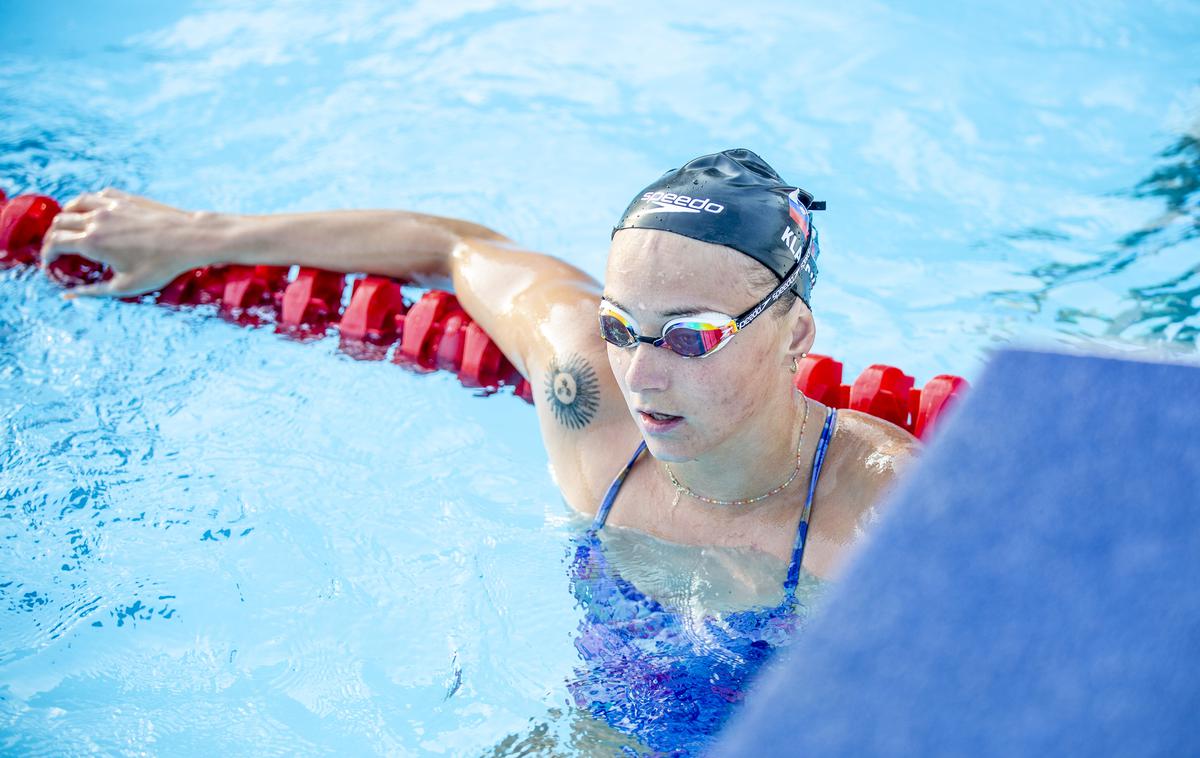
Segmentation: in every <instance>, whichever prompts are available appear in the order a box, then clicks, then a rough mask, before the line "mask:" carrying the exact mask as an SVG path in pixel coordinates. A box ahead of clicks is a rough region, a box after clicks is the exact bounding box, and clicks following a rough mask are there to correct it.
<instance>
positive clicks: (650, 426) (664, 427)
mask: <svg viewBox="0 0 1200 758" xmlns="http://www.w3.org/2000/svg"><path fill="white" fill-rule="evenodd" d="M637 414H638V418H639V419H640V420H641V422H642V426H643V427H644V428H645V429H646V431H648V432H665V431H669V430H670V429H672V428H674V427H676V426H678V425H679V424H681V423H682V422H683V416H675V415H672V414H670V413H660V412H659V411H655V410H653V409H649V408H646V409H643V408H639V409H638V412H637Z"/></svg>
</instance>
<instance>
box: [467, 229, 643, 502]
mask: <svg viewBox="0 0 1200 758" xmlns="http://www.w3.org/2000/svg"><path fill="white" fill-rule="evenodd" d="M452 280H453V284H454V290H455V293H456V294H457V296H458V299H459V301H460V302H461V303H462V304H463V307H464V308H465V309H466V310H467V313H469V314H470V315H471V317H472V318H473V319H474V320H475V321H476V322H478V323H479V324H480V326H482V327H483V328H484V330H485V331H487V332H488V334H489V335H490V336H491V337H492V339H493V340H495V342H496V344H497V345H498V346H499V347H500V349H501V351H503V352H504V354H505V356H506V357H507V358H508V359H509V360H510V361H512V363H513V365H515V366H516V367H517V368H518V370H519V371H520V372H521V373H522V374H523V375H524V376H525V378H526V379H527V380H528V381H529V383H530V385H531V387H532V388H533V400H534V407H535V408H536V410H537V414H538V422H539V424H540V426H541V431H542V440H543V442H544V443H545V445H546V453H547V456H548V457H549V459H550V467H551V471H552V473H553V475H554V478H555V481H556V482H557V484H558V486H559V488H560V489H561V490H562V492H563V496H564V497H565V498H566V500H567V502H568V503H570V505H571V506H572V507H574V508H576V509H578V510H580V511H583V512H586V513H592V512H594V511H595V510H596V507H597V505H596V504H597V503H598V501H599V498H600V496H602V495H603V490H604V488H605V487H607V484H608V482H609V481H611V480H612V477H613V476H614V475H615V474H616V472H617V470H618V469H619V468H620V466H621V465H623V463H624V460H627V459H628V456H629V455H630V454H631V453H632V451H633V449H634V448H635V447H636V445H637V442H638V440H640V438H641V437H640V435H639V433H638V431H637V427H636V425H635V424H634V422H633V419H632V417H630V415H629V411H628V409H627V407H626V405H625V401H624V398H623V397H622V396H621V390H620V387H619V386H618V385H617V382H616V379H615V378H614V377H613V375H612V370H611V369H610V368H609V363H608V354H607V350H606V348H605V342H604V340H603V339H601V337H600V330H599V326H598V324H597V320H596V313H597V308H598V307H599V304H600V291H601V287H600V284H599V282H597V281H596V280H595V279H594V278H592V277H591V276H589V275H588V274H587V273H585V272H583V271H581V270H580V269H578V268H576V267H574V266H572V265H571V264H569V263H567V262H565V261H562V260H560V259H558V258H555V257H553V256H550V255H545V254H542V253H537V252H533V251H529V250H524V249H522V248H520V247H519V246H516V245H513V244H511V243H508V242H507V241H504V240H499V241H497V240H492V239H464V240H463V242H462V244H460V245H459V246H458V247H457V249H456V250H455V253H454V256H453V267H452Z"/></svg>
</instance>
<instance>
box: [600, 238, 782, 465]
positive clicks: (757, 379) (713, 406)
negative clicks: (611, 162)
mask: <svg viewBox="0 0 1200 758" xmlns="http://www.w3.org/2000/svg"><path fill="white" fill-rule="evenodd" d="M748 265H750V266H754V265H758V264H756V263H755V262H754V261H752V260H751V259H749V258H747V257H746V256H745V255H743V254H742V253H740V252H738V251H736V250H732V249H730V248H727V247H723V246H721V245H714V244H711V243H708V242H700V241H698V240H693V239H690V238H688V237H683V236H681V235H678V234H672V233H670V232H662V231H655V230H648V229H625V230H622V231H620V232H618V233H617V235H616V236H615V237H614V238H613V243H612V247H611V249H610V250H609V256H608V270H607V273H606V276H605V288H604V293H605V297H606V298H607V299H608V300H609V301H610V302H612V303H613V304H614V305H617V306H618V307H621V308H622V309H623V310H625V311H626V312H627V313H629V315H631V316H632V317H633V318H634V320H635V322H636V324H635V328H636V329H637V331H638V333H639V334H641V335H643V336H651V337H658V336H659V335H661V334H662V327H663V324H664V323H665V322H667V321H669V320H671V319H672V318H677V317H679V316H683V315H687V314H691V313H700V312H703V311H717V312H720V313H726V314H729V315H730V316H737V315H738V314H741V313H742V312H744V311H746V310H747V309H749V308H751V307H752V306H754V305H755V303H757V302H758V301H759V300H760V299H761V298H762V297H763V296H764V295H766V292H752V291H751V288H750V285H749V284H748V283H747V266H748ZM794 322H795V319H794V317H793V316H792V315H790V314H789V316H788V317H786V318H778V317H776V316H775V315H774V314H773V313H772V312H771V311H768V312H766V313H763V314H762V315H760V316H759V317H758V318H757V319H755V321H754V322H753V323H752V324H750V325H749V326H747V327H746V329H745V330H744V331H741V332H739V333H737V334H736V335H734V336H733V337H732V339H731V340H730V341H729V342H728V344H726V345H725V346H724V347H722V348H721V349H720V350H718V351H716V352H715V353H712V354H710V355H707V356H705V357H703V358H685V357H683V356H681V355H677V354H675V353H673V352H671V351H670V350H668V349H665V348H661V347H654V346H653V345H649V344H645V343H638V344H637V346H636V347H630V348H620V347H616V346H614V345H611V344H610V345H608V361H609V364H610V366H611V367H612V371H613V375H614V376H615V377H616V380H617V383H618V384H619V385H620V387H621V392H622V393H623V394H624V396H625V403H626V405H627V406H628V407H629V411H630V414H631V415H632V416H633V419H634V421H635V422H636V423H637V425H638V428H639V429H640V430H641V432H642V435H643V437H644V438H645V440H646V444H647V447H648V448H649V449H650V453H651V454H652V455H653V456H654V457H656V458H658V459H660V460H665V461H687V460H694V459H696V458H699V457H702V456H705V455H708V454H710V453H718V454H720V453H722V452H723V451H727V450H729V449H730V448H731V446H736V445H743V444H752V443H753V442H754V441H755V439H756V433H761V430H762V429H764V428H766V427H768V426H770V424H769V420H768V419H766V418H764V416H765V415H766V414H771V413H778V409H779V407H780V405H779V401H780V398H781V393H782V396H783V397H789V396H790V386H791V382H790V379H791V376H792V375H791V373H790V372H789V371H788V367H790V365H791V359H792V353H790V352H789V345H791V344H792V340H793V328H792V325H793V323H794ZM652 414H654V415H652ZM656 415H657V416H660V417H662V418H655V416H656Z"/></svg>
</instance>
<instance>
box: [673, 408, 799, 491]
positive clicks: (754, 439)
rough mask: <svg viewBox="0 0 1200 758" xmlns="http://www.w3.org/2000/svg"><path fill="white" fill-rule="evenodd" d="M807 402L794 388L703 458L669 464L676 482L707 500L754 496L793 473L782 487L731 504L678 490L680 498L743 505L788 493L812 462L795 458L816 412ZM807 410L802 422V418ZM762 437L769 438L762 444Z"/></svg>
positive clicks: (763, 438) (778, 484) (772, 488)
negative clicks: (752, 499) (753, 422)
mask: <svg viewBox="0 0 1200 758" xmlns="http://www.w3.org/2000/svg"><path fill="white" fill-rule="evenodd" d="M810 405H815V404H813V403H810V402H809V401H808V399H807V398H805V397H804V395H802V394H800V393H799V392H796V391H793V392H791V393H790V395H788V396H787V402H786V404H783V403H781V404H779V405H778V406H775V407H772V408H769V409H767V410H766V412H764V413H762V414H760V416H759V418H760V419H761V423H760V424H750V425H747V428H746V429H745V430H744V431H743V432H742V433H740V434H738V435H737V436H736V437H734V438H731V439H729V440H727V441H726V442H725V443H723V444H722V445H721V446H720V447H719V448H716V449H714V450H712V451H711V452H710V453H708V454H706V455H705V456H704V457H703V458H698V459H696V460H693V461H686V462H682V463H677V464H674V463H673V464H670V472H669V475H673V476H674V479H675V481H676V482H678V483H679V485H681V486H682V487H685V488H686V489H687V490H691V492H692V493H695V495H699V496H702V497H704V498H708V499H710V500H721V501H735V500H748V499H751V498H758V497H761V496H763V495H766V494H767V493H770V492H771V491H772V490H775V489H777V488H779V487H780V485H782V484H783V483H784V482H787V481H788V479H789V478H791V477H792V476H793V475H795V478H794V479H793V480H792V481H791V483H790V484H788V486H787V487H786V488H784V489H782V490H780V492H779V493H776V494H775V495H773V496H771V497H766V498H763V499H762V500H761V501H760V502H757V503H749V504H738V505H736V506H733V505H722V504H718V503H706V502H704V501H703V500H699V499H697V498H695V497H692V496H690V495H689V494H688V493H687V492H684V493H683V494H681V495H680V500H679V502H683V501H684V500H685V499H686V500H687V501H689V502H690V504H692V505H694V506H700V507H708V508H726V509H728V508H730V507H737V508H739V509H745V508H752V507H754V506H757V505H760V504H766V503H770V502H773V501H777V500H779V499H780V498H782V497H787V496H788V495H789V494H790V492H791V490H792V489H793V488H795V487H796V483H797V482H799V481H805V480H804V473H805V472H806V471H807V470H808V468H809V467H810V465H811V464H810V463H809V462H808V461H807V460H805V458H804V457H803V456H802V455H801V456H800V457H799V458H798V457H797V455H798V453H797V448H802V447H805V446H807V444H808V442H809V439H810V437H811V436H812V429H813V416H814V415H819V414H815V410H814V409H813V408H810V407H809V406H810ZM806 409H808V410H807V413H808V416H809V418H808V423H807V425H806V424H805V421H804V416H805V412H806ZM802 433H803V439H801V434H802ZM763 440H767V441H768V442H767V443H766V444H764V443H763ZM798 469H799V471H798ZM668 478H670V477H669V476H668Z"/></svg>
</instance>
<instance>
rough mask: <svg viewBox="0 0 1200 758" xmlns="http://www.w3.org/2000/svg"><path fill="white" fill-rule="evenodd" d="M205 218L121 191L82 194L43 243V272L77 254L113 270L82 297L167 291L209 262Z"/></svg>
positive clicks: (83, 291) (85, 289)
mask: <svg viewBox="0 0 1200 758" xmlns="http://www.w3.org/2000/svg"><path fill="white" fill-rule="evenodd" d="M204 215H211V214H198V213H191V212H188V211H183V210H180V209H179V208H173V207H171V206H169V205H163V204H162V203H156V202H154V201H153V200H149V199H147V198H144V197H139V196H137V195H131V194H129V193H126V192H122V191H121V190H117V189H111V188H110V189H105V190H101V191H100V192H97V193H88V194H84V195H79V196H78V197H75V198H73V199H72V200H70V201H69V202H68V203H67V204H66V205H64V206H63V209H62V212H61V213H59V214H58V215H57V216H56V217H55V218H54V222H53V223H52V224H51V225H50V229H49V231H48V232H47V233H46V236H45V239H44V241H43V243H42V261H41V268H42V271H48V269H49V267H50V264H51V263H53V262H54V260H55V259H56V258H58V257H59V256H61V255H67V254H70V253H76V254H78V255H82V256H83V257H85V258H89V259H91V260H94V261H98V262H100V263H103V264H105V265H106V266H109V267H110V268H112V271H113V276H112V278H111V279H109V280H107V281H102V282H96V283H94V284H88V285H84V286H80V287H75V288H73V289H71V290H70V291H69V292H67V293H66V294H65V295H64V297H67V298H71V297H75V296H78V295H117V296H126V295H137V294H141V293H143V292H150V291H152V290H157V289H161V288H162V287H164V286H165V285H166V284H167V283H168V282H170V281H171V280H172V279H174V278H175V277H176V276H178V275H180V274H182V273H183V272H185V271H189V270H191V269H194V268H199V267H200V266H204V265H207V264H208V263H210V261H208V260H206V259H205V255H204V252H203V251H204V244H203V241H204V238H205V235H204V234H203V233H202V230H201V229H200V228H199V227H200V226H201V224H200V223H199V222H200V220H201V218H202V217H203V216H204Z"/></svg>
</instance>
